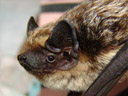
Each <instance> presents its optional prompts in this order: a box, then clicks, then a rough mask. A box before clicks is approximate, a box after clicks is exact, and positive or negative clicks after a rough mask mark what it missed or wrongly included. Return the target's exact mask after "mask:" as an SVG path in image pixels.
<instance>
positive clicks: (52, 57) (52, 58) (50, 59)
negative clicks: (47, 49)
mask: <svg viewBox="0 0 128 96" xmlns="http://www.w3.org/2000/svg"><path fill="white" fill-rule="evenodd" d="M46 59H47V61H48V62H50V63H52V62H54V61H55V56H54V55H49V56H47V58H46Z"/></svg>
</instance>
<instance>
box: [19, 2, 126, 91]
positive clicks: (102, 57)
mask: <svg viewBox="0 0 128 96" xmlns="http://www.w3.org/2000/svg"><path fill="white" fill-rule="evenodd" d="M61 20H67V21H69V22H71V23H72V24H73V26H74V27H75V29H76V32H77V38H78V41H79V45H80V46H79V61H78V64H77V65H76V66H75V67H74V68H72V69H70V70H66V71H63V70H58V71H56V72H54V73H50V74H48V73H47V74H43V73H42V74H41V73H36V74H35V73H32V74H33V75H34V76H36V77H37V78H38V79H39V80H40V81H41V82H42V83H43V85H44V86H46V87H47V88H51V89H55V90H72V91H85V90H86V89H87V88H88V87H89V86H90V84H91V83H92V82H93V81H94V80H95V79H96V77H97V76H98V74H99V73H100V72H101V71H102V69H103V68H104V67H105V66H106V65H107V64H108V63H109V61H110V60H111V59H112V58H113V56H114V55H115V54H116V53H117V51H118V50H119V49H120V48H121V47H122V45H120V46H119V45H118V44H119V42H121V41H123V40H124V39H125V38H126V37H127V36H128V0H85V1H84V2H83V3H82V4H80V5H78V6H76V7H75V8H73V9H71V10H69V11H67V12H65V13H64V14H63V16H61V17H60V18H59V20H58V21H57V22H59V21H61ZM57 22H55V23H54V22H52V23H49V24H47V25H44V26H42V27H38V28H36V29H35V30H34V31H33V32H31V34H30V36H29V37H28V38H27V40H26V41H25V43H24V45H23V47H22V48H21V51H20V53H24V52H26V51H27V50H30V49H31V48H35V49H36V50H38V49H39V50H40V47H44V44H45V41H46V40H47V39H48V37H49V35H50V32H51V31H52V29H53V27H54V26H55V25H56V24H57Z"/></svg>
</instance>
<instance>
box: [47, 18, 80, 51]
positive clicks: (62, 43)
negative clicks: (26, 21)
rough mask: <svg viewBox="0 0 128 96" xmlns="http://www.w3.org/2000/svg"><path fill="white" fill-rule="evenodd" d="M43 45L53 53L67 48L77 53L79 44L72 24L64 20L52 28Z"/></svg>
mask: <svg viewBox="0 0 128 96" xmlns="http://www.w3.org/2000/svg"><path fill="white" fill-rule="evenodd" d="M45 45H46V47H47V48H48V49H49V50H51V51H53V52H57V51H60V50H62V49H67V48H69V49H70V48H71V49H72V50H73V51H75V52H76V51H77V52H78V47H79V44H78V40H77V36H76V30H75V28H74V26H73V24H72V23H70V22H68V21H66V20H62V21H60V22H58V23H57V24H56V26H55V27H54V28H53V30H52V32H51V34H50V36H49V38H48V40H47V41H46V44H45Z"/></svg>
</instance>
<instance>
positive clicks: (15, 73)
mask: <svg viewBox="0 0 128 96" xmlns="http://www.w3.org/2000/svg"><path fill="white" fill-rule="evenodd" d="M39 12H40V0H0V96H24V94H26V93H27V91H28V90H29V89H30V85H31V83H32V81H33V77H32V76H30V75H29V74H28V73H27V72H26V71H25V70H24V69H23V68H22V67H21V66H20V65H19V63H18V62H17V59H16V56H17V53H18V50H19V49H20V46H21V45H22V42H23V41H24V38H25V36H26V28H27V21H28V19H29V17H30V16H34V17H36V16H37V14H39Z"/></svg>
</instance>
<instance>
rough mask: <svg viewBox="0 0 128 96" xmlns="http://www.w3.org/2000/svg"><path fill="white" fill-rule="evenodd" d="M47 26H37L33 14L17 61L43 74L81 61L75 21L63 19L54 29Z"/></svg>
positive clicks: (65, 68) (69, 67)
mask: <svg viewBox="0 0 128 96" xmlns="http://www.w3.org/2000/svg"><path fill="white" fill-rule="evenodd" d="M48 27H49V25H48V26H45V27H43V28H42V29H43V30H42V29H40V28H38V25H37V24H36V22H35V20H34V18H33V17H31V18H30V20H29V22H28V29H27V36H28V37H27V40H26V42H25V45H24V48H23V49H21V50H22V51H21V52H20V54H19V55H18V60H19V62H20V64H21V65H22V66H23V67H24V68H25V69H26V70H27V71H29V72H30V73H33V74H37V73H40V74H42V75H43V74H45V73H54V72H56V71H57V70H69V69H71V68H73V67H74V66H76V65H77V63H78V46H79V44H78V41H77V37H76V32H75V30H74V28H73V26H72V24H71V23H69V22H67V21H64V20H63V21H60V22H59V23H57V24H56V25H55V27H54V28H53V29H52V30H50V29H49V28H48ZM50 31H52V34H51V35H50V36H49V33H50Z"/></svg>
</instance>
